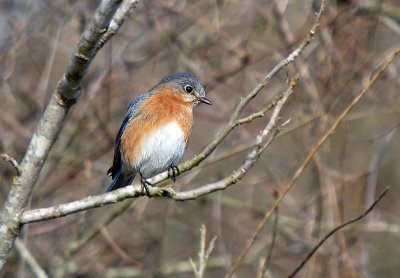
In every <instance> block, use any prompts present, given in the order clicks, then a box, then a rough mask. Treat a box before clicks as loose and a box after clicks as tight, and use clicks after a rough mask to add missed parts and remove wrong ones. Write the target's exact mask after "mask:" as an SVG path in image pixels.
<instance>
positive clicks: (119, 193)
mask: <svg viewBox="0 0 400 278" xmlns="http://www.w3.org/2000/svg"><path fill="white" fill-rule="evenodd" d="M297 81H298V77H297V76H296V77H295V78H293V79H292V81H291V82H290V84H289V86H288V88H287V89H286V90H285V92H284V93H283V94H282V97H281V98H280V99H279V101H278V102H277V103H276V105H275V109H274V111H273V113H272V116H271V118H270V120H269V122H268V124H267V125H266V127H265V128H264V129H263V130H262V131H261V132H260V134H259V135H258V136H257V139H256V142H255V144H254V146H253V148H252V149H251V150H250V152H249V154H248V155H247V157H246V159H245V161H244V162H243V163H242V165H241V166H240V167H239V168H238V169H236V170H235V171H233V173H232V174H231V175H230V176H228V177H226V178H224V179H222V180H220V181H218V182H215V183H210V184H207V185H204V186H201V187H199V188H195V189H192V190H188V191H181V192H175V191H174V190H173V189H172V188H171V187H163V188H159V187H149V188H148V189H149V196H150V197H169V198H171V199H173V200H175V201H186V200H195V199H197V198H200V197H202V196H204V195H207V194H210V193H212V192H215V191H218V190H223V189H225V188H227V187H229V186H230V185H232V184H235V183H236V182H238V181H239V180H240V179H241V178H242V177H243V176H244V175H245V174H246V173H247V172H248V171H249V170H250V168H251V167H252V166H253V165H254V164H255V163H256V162H257V161H258V159H259V157H260V155H261V153H262V152H263V151H264V150H265V149H266V148H267V146H269V144H270V143H271V142H272V140H273V139H274V138H275V136H276V135H277V134H278V133H279V131H280V130H279V129H276V125H277V123H278V116H279V113H280V111H281V109H282V107H283V105H284V104H285V103H286V101H287V100H288V98H289V96H290V95H291V94H292V93H293V88H294V87H295V86H296V84H297ZM274 129H275V132H273V133H272V134H271V132H272V131H273V130H274ZM268 137H269V138H268ZM267 138H268V139H267ZM145 195H147V193H146V192H143V188H142V186H141V185H135V186H132V185H131V186H127V187H124V188H121V189H118V190H115V191H111V192H109V193H104V194H101V195H97V196H89V197H86V198H83V199H81V200H77V201H73V202H69V203H66V204H61V205H56V206H53V207H48V208H41V209H33V210H27V211H24V212H23V213H22V215H21V218H20V219H21V223H22V224H27V223H32V222H38V221H43V220H48V219H54V218H58V217H62V216H66V215H69V214H72V213H77V212H80V211H83V210H87V209H92V208H96V207H101V206H105V205H109V204H113V203H116V202H120V201H122V200H125V199H128V198H136V197H140V196H145Z"/></svg>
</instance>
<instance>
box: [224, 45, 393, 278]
mask: <svg viewBox="0 0 400 278" xmlns="http://www.w3.org/2000/svg"><path fill="white" fill-rule="evenodd" d="M399 53H400V45H399V46H398V47H397V48H396V50H395V51H394V53H393V54H392V55H391V56H390V57H389V58H388V59H387V60H386V62H385V63H384V64H383V65H382V66H381V67H380V68H379V70H378V71H376V72H375V74H374V75H373V76H372V78H371V80H370V82H369V83H368V84H367V85H366V86H365V87H364V88H363V89H362V90H361V92H360V93H359V94H358V95H357V96H356V97H355V98H354V99H353V101H352V102H351V103H350V104H349V105H348V106H347V107H346V109H345V110H344V111H343V112H342V114H340V115H339V117H337V118H336V120H335V122H334V123H333V124H332V126H331V127H330V128H329V130H328V131H327V132H326V133H325V134H324V135H323V136H322V137H321V139H320V140H319V141H318V142H317V144H316V145H315V146H314V148H313V149H312V150H311V151H310V152H309V153H308V155H307V157H306V158H305V160H304V161H303V163H302V164H301V165H300V167H299V168H298V169H297V171H296V173H295V174H294V175H293V177H292V178H291V180H290V181H289V183H288V184H287V185H286V187H285V188H284V190H283V191H282V194H281V195H280V196H279V197H278V199H277V200H276V201H275V203H274V205H273V206H272V207H271V208H270V209H269V210H268V211H267V212H266V213H265V215H264V218H263V219H262V220H261V222H260V223H259V225H258V226H257V228H256V230H255V231H254V233H253V235H252V237H251V238H250V239H249V240H248V242H247V243H246V245H245V247H244V248H243V250H242V252H241V254H240V255H239V257H238V259H237V260H236V262H235V264H234V265H233V266H232V268H231V270H230V271H229V272H228V274H227V275H226V276H225V277H226V278H227V277H230V276H231V275H232V274H233V273H234V271H235V270H236V268H237V267H238V266H239V263H240V261H241V260H242V259H243V257H244V255H245V254H246V253H247V251H248V249H249V248H250V246H251V245H252V244H253V242H254V239H255V237H256V236H257V235H258V234H259V233H260V231H261V229H262V228H263V227H264V225H265V223H266V222H267V220H268V219H269V218H270V216H271V214H272V213H273V211H274V210H275V208H276V207H277V206H278V205H279V203H280V202H281V200H282V199H283V197H285V196H286V194H287V193H288V192H289V190H290V189H291V188H292V186H293V184H294V183H295V182H296V181H297V179H298V178H299V176H300V175H301V173H302V172H303V170H304V169H305V168H306V166H307V165H308V163H310V161H311V159H312V158H313V157H314V155H315V154H316V153H317V151H318V150H319V149H320V148H321V146H322V145H323V144H324V143H325V141H326V140H327V139H328V138H329V136H330V135H332V134H333V132H334V131H335V129H336V127H337V126H338V125H339V123H341V122H342V120H343V119H344V117H345V116H346V115H347V114H348V113H349V112H350V110H351V109H352V108H353V107H354V106H355V105H356V104H357V103H358V101H359V100H360V99H361V98H362V96H363V95H364V94H365V93H366V92H367V90H368V89H369V88H370V87H371V86H372V84H373V83H374V82H375V81H376V79H377V78H378V77H379V76H381V74H382V73H383V71H384V70H385V69H386V68H387V67H388V66H389V65H390V64H391V63H392V62H393V60H394V58H396V56H397V55H398V54H399Z"/></svg>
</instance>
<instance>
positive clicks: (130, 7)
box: [97, 0, 139, 49]
mask: <svg viewBox="0 0 400 278" xmlns="http://www.w3.org/2000/svg"><path fill="white" fill-rule="evenodd" d="M138 3H139V1H138V0H123V1H122V3H121V5H120V6H119V8H118V10H117V11H116V12H115V14H114V17H113V19H112V20H111V22H110V25H109V26H108V29H107V31H106V32H105V33H104V35H103V37H102V38H101V39H100V41H99V43H98V45H97V48H98V49H100V48H102V47H103V45H104V44H105V43H106V42H107V41H109V40H110V39H111V37H112V36H114V35H115V34H116V33H117V32H118V30H119V28H121V26H122V24H123V23H124V22H125V20H126V19H127V18H128V17H129V16H130V15H131V13H132V12H133V11H134V9H135V8H136V6H137V5H138Z"/></svg>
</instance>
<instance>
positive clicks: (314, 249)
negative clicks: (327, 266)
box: [288, 187, 389, 278]
mask: <svg viewBox="0 0 400 278" xmlns="http://www.w3.org/2000/svg"><path fill="white" fill-rule="evenodd" d="M388 191H389V188H388V187H386V188H385V190H383V192H382V193H381V194H380V195H379V197H378V198H377V199H376V200H375V202H373V203H372V205H371V206H370V207H369V208H368V209H367V210H366V211H365V212H364V213H363V214H361V215H360V216H358V217H356V218H353V219H350V220H349V221H346V222H344V223H343V224H341V225H339V226H337V227H336V228H334V229H333V230H332V231H330V232H329V233H327V234H326V235H325V236H324V237H323V238H322V239H321V240H320V241H319V242H318V243H317V244H316V245H315V247H314V248H313V249H312V250H311V251H310V253H308V255H307V257H306V258H305V259H304V260H303V261H302V262H301V263H300V265H299V266H298V267H297V268H296V269H295V270H294V271H293V272H292V273H291V274H290V275H289V276H288V278H291V277H294V276H295V275H296V274H297V273H298V272H299V271H300V270H301V269H302V268H303V266H304V265H305V264H306V263H307V262H308V260H309V259H310V258H311V257H312V256H313V255H314V254H315V252H317V250H318V248H319V247H321V245H322V244H324V242H325V241H326V240H327V239H328V238H329V237H330V236H332V235H333V234H334V233H336V232H337V231H339V230H340V229H342V228H344V227H346V226H347V225H350V224H353V223H355V222H357V221H359V220H361V219H363V218H364V217H365V216H366V215H367V214H368V213H370V212H371V211H372V210H373V209H374V207H375V206H376V204H378V203H379V201H380V200H382V198H383V197H384V196H385V195H386V193H387V192H388Z"/></svg>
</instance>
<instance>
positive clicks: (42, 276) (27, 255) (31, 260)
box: [15, 238, 48, 278]
mask: <svg viewBox="0 0 400 278" xmlns="http://www.w3.org/2000/svg"><path fill="white" fill-rule="evenodd" d="M15 247H16V248H17V250H18V252H19V254H20V255H21V257H22V258H23V259H24V260H25V261H26V262H27V264H28V265H29V267H30V268H31V270H32V272H33V273H34V274H35V277H37V278H47V277H48V276H47V274H46V272H45V271H44V270H43V268H42V267H41V266H40V265H39V263H38V262H37V261H36V259H35V257H34V256H33V255H32V254H31V252H30V251H29V250H28V248H26V246H25V244H24V243H23V242H21V240H19V239H18V238H17V239H16V240H15Z"/></svg>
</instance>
